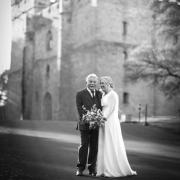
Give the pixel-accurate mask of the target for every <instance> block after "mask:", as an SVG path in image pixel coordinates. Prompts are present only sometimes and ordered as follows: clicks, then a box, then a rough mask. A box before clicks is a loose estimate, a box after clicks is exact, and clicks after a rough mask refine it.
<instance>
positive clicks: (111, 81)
mask: <svg viewBox="0 0 180 180" xmlns="http://www.w3.org/2000/svg"><path fill="white" fill-rule="evenodd" d="M102 79H103V80H105V82H106V83H107V84H109V86H110V87H111V88H113V87H114V83H113V80H112V78H111V77H110V76H102V77H101V78H100V80H102Z"/></svg>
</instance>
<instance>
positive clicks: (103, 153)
mask: <svg viewBox="0 0 180 180" xmlns="http://www.w3.org/2000/svg"><path fill="white" fill-rule="evenodd" d="M97 83H98V77H97V76H96V74H89V75H88V76H87V77H86V88H85V89H84V90H82V91H80V92H78V93H77V95H76V105H77V110H78V113H79V123H78V129H79V131H80V138H81V143H80V146H79V149H78V162H77V171H76V175H77V176H82V175H83V171H84V170H85V168H86V164H87V166H88V170H89V175H90V176H96V175H97V176H104V177H122V176H128V175H136V172H135V171H133V170H132V169H131V167H130V165H129V162H128V159H127V155H126V150H125V146H124V141H123V138H122V133H121V127H120V121H119V118H118V109H119V99H118V95H117V93H116V92H115V91H114V90H113V82H112V79H111V77H109V76H103V77H101V78H100V87H101V90H102V91H103V92H100V91H99V90H97V89H96V86H97ZM94 105H95V106H96V107H97V109H100V110H101V111H102V115H103V118H104V119H105V120H106V121H105V123H104V125H103V126H100V127H99V128H98V127H97V128H90V127H89V124H88V123H84V121H83V116H84V113H85V111H84V109H83V107H85V108H86V109H87V110H88V111H90V110H91V108H92V107H93V106H94Z"/></svg>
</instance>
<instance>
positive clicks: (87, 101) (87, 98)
mask: <svg viewBox="0 0 180 180" xmlns="http://www.w3.org/2000/svg"><path fill="white" fill-rule="evenodd" d="M101 98H102V93H101V92H100V91H98V90H96V92H95V97H94V98H92V97H91V95H90V93H89V91H88V90H87V89H83V90H82V91H79V92H78V93H77V95H76V106H77V110H78V114H79V123H78V127H77V129H78V128H79V130H89V125H88V124H85V123H84V122H82V116H83V114H85V113H86V112H85V111H84V110H83V108H82V106H84V107H85V108H86V109H87V110H91V108H92V106H93V105H94V104H96V107H97V108H98V109H101V110H102V106H101Z"/></svg>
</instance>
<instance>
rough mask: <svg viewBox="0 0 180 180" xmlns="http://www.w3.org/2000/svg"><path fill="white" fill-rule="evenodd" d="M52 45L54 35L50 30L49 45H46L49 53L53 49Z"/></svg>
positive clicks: (48, 34)
mask: <svg viewBox="0 0 180 180" xmlns="http://www.w3.org/2000/svg"><path fill="white" fill-rule="evenodd" d="M52 43H53V35H52V32H51V30H49V31H48V32H47V44H46V49H47V51H50V50H51V49H52Z"/></svg>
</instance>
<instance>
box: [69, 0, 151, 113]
mask: <svg viewBox="0 0 180 180" xmlns="http://www.w3.org/2000/svg"><path fill="white" fill-rule="evenodd" d="M148 3H149V1H143V0H135V1H131V0H126V1H124V0H111V1H109V0H96V1H94V0H91V1H90V0H81V1H78V0H76V1H73V8H72V23H71V47H70V50H69V52H68V53H67V54H68V57H69V58H70V59H71V62H70V64H71V79H72V80H71V82H72V85H71V87H69V88H68V89H69V91H71V92H70V95H71V96H70V98H69V99H68V107H69V109H70V112H73V113H69V114H74V112H75V111H76V110H75V95H76V92H77V91H78V90H80V89H82V88H83V87H85V77H86V76H87V75H88V74H89V73H96V74H97V75H99V76H102V75H109V76H111V77H112V78H113V80H114V84H115V89H116V91H117V92H118V94H119V97H120V108H121V110H122V111H124V112H125V113H127V114H136V113H138V104H140V103H141V102H144V101H146V100H147V101H148V99H149V97H148V96H149V95H145V96H144V97H142V96H141V93H140V92H138V91H139V90H140V89H141V88H142V87H143V88H145V89H146V90H147V92H150V89H149V87H147V85H146V84H142V85H138V86H137V87H136V89H133V87H131V86H128V85H127V84H126V82H125V77H124V74H125V72H124V62H125V61H127V60H128V56H129V54H130V52H131V50H132V49H133V48H135V47H136V46H138V45H140V44H142V43H143V40H144V39H145V40H146V41H147V42H146V43H151V26H152V20H151V11H150V10H149V4H148ZM66 50H67V49H66ZM133 91H135V92H133Z"/></svg>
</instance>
